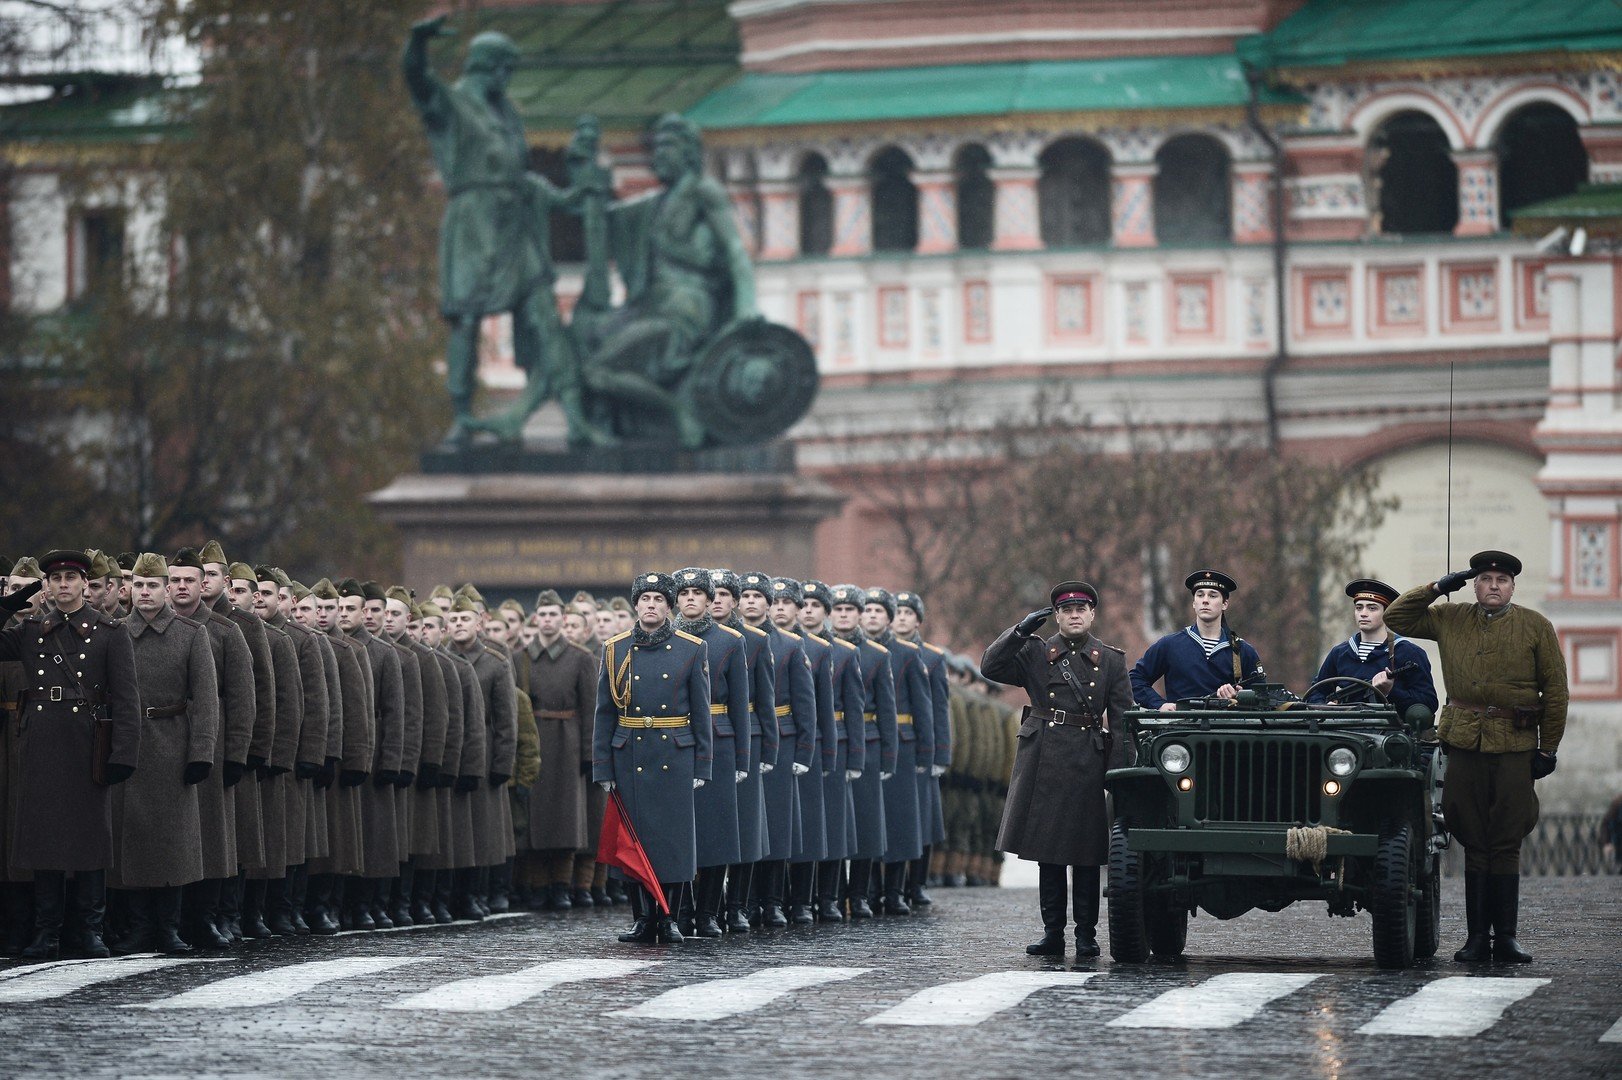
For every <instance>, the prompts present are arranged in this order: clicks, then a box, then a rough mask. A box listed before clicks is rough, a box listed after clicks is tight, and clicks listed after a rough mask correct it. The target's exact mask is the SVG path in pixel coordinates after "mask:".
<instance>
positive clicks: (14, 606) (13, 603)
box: [0, 579, 45, 614]
mask: <svg viewBox="0 0 1622 1080" xmlns="http://www.w3.org/2000/svg"><path fill="white" fill-rule="evenodd" d="M44 587H45V583H44V582H43V581H40V580H38V579H35V580H34V581H30V582H29V583H28V584H27V585H24V586H22V587H21V588H18V589H13V590H12V591H11V592H9V593H7V594H6V595H5V596H0V611H9V612H11V613H12V614H16V613H17V612H19V611H21V610H23V608H25V607H27V606H28V602H29V601H30V600H32V599H33V598H34V594H35V593H37V592H39V591H40V590H41V589H43V588H44Z"/></svg>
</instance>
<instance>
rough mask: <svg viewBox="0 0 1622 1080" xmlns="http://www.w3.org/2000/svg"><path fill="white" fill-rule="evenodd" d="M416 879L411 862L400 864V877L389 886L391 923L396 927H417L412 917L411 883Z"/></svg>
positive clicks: (408, 860)
mask: <svg viewBox="0 0 1622 1080" xmlns="http://www.w3.org/2000/svg"><path fill="white" fill-rule="evenodd" d="M413 878H414V874H413V871H412V866H411V860H410V859H407V860H406V861H405V862H403V863H401V864H400V876H399V877H397V878H395V879H394V881H393V882H392V883H391V884H390V886H389V903H388V908H389V921H390V922H392V923H393V924H394V925H395V926H415V925H416V920H415V919H413V918H412V917H411V883H412V880H413Z"/></svg>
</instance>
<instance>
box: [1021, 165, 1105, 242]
mask: <svg viewBox="0 0 1622 1080" xmlns="http://www.w3.org/2000/svg"><path fill="white" fill-rule="evenodd" d="M1109 162H1110V159H1109V151H1108V150H1106V149H1104V148H1103V147H1102V146H1100V145H1099V144H1098V143H1095V142H1092V141H1091V140H1088V139H1060V140H1059V141H1058V142H1056V143H1054V144H1053V145H1051V146H1049V147H1048V148H1047V149H1046V150H1043V151H1042V156H1041V157H1040V158H1038V159H1037V164H1038V165H1040V166H1041V168H1042V176H1041V178H1040V179H1039V180H1038V181H1037V187H1036V197H1037V204H1038V207H1039V213H1040V216H1041V228H1042V243H1043V244H1045V245H1047V246H1048V247H1075V246H1076V245H1079V244H1107V243H1109V239H1110V179H1109Z"/></svg>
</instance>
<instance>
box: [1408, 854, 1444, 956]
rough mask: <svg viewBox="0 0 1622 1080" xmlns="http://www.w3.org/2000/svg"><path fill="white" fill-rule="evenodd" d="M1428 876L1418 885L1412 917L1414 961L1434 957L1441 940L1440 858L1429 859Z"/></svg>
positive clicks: (1434, 855) (1438, 856)
mask: <svg viewBox="0 0 1622 1080" xmlns="http://www.w3.org/2000/svg"><path fill="white" fill-rule="evenodd" d="M1429 861H1430V866H1429V870H1430V874H1429V876H1428V877H1426V878H1425V879H1424V880H1422V881H1421V882H1420V883H1419V910H1418V911H1417V912H1415V916H1414V959H1415V960H1429V959H1430V958H1431V957H1433V956H1435V955H1436V949H1437V947H1438V945H1440V943H1441V938H1442V856H1441V855H1440V854H1433V855H1432V856H1431V857H1430V860H1429Z"/></svg>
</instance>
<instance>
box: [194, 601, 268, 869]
mask: <svg viewBox="0 0 1622 1080" xmlns="http://www.w3.org/2000/svg"><path fill="white" fill-rule="evenodd" d="M189 617H190V618H191V619H192V620H193V621H194V622H199V623H202V625H203V626H204V627H205V628H206V629H207V630H208V641H209V649H210V651H211V652H212V653H213V655H214V681H215V684H216V686H217V687H218V689H219V693H220V738H218V739H216V740H215V741H214V769H213V771H212V772H210V773H209V774H208V778H207V779H206V780H204V781H203V782H202V783H201V784H198V785H197V812H198V815H199V816H200V817H201V819H202V828H203V877H205V878H210V879H215V880H220V879H224V878H229V877H236V875H237V802H236V795H235V793H234V792H233V791H228V790H226V787H225V763H226V762H227V761H234V762H236V763H237V764H238V765H241V764H243V763H244V762H246V761H247V760H248V743H249V740H251V739H252V738H253V724H254V717H255V716H256V715H257V713H258V705H257V703H256V702H255V701H254V694H255V690H254V685H253V655H252V654H251V653H250V652H249V651H248V641H247V639H246V638H244V637H243V636H242V631H241V630H239V629H237V624H236V623H234V622H232V621H231V620H230V619H228V618H227V617H225V616H224V615H221V614H220V613H219V612H217V611H215V610H213V609H212V608H210V607H207V606H206V605H199V606H198V607H197V608H196V610H195V611H194V612H193V614H192V615H191V616H189ZM242 782H243V783H251V782H252V781H250V780H248V779H247V778H244V779H243V781H242ZM238 786H239V787H240V786H241V784H238Z"/></svg>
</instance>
